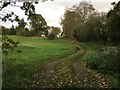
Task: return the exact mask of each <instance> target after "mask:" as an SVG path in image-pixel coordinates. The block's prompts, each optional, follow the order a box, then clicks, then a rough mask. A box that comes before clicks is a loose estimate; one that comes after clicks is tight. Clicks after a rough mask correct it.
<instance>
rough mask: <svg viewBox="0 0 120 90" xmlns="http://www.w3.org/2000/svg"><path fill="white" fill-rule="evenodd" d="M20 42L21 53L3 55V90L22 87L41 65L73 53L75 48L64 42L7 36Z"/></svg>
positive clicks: (14, 52) (11, 52)
mask: <svg viewBox="0 0 120 90" xmlns="http://www.w3.org/2000/svg"><path fill="white" fill-rule="evenodd" d="M9 37H10V38H12V39H14V40H15V41H20V43H21V44H20V46H18V48H19V49H21V50H22V53H17V52H16V51H10V52H9V54H8V55H7V56H6V55H3V88H6V87H7V88H13V87H18V88H19V87H24V86H25V83H24V82H25V81H28V80H30V77H31V76H32V75H33V74H34V72H35V71H36V70H37V69H39V68H40V66H41V64H42V63H44V62H45V61H48V60H53V59H55V58H60V57H63V56H64V55H66V54H70V53H72V52H73V51H74V49H75V46H74V45H73V44H71V43H70V42H68V41H66V40H60V39H56V40H43V39H40V38H35V37H21V36H9Z"/></svg>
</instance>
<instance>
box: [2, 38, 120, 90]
mask: <svg viewBox="0 0 120 90" xmlns="http://www.w3.org/2000/svg"><path fill="white" fill-rule="evenodd" d="M9 37H10V38H12V39H14V40H15V41H20V43H21V44H20V45H19V46H18V49H21V50H22V53H17V52H16V51H15V50H14V51H10V52H9V54H8V55H7V56H6V55H3V88H6V87H7V88H15V87H16V88H23V87H37V86H36V85H38V87H39V86H41V85H43V87H45V86H46V85H47V84H48V86H49V85H52V86H53V87H63V88H64V87H87V88H89V87H91V84H92V82H90V81H91V80H92V79H94V83H95V85H93V87H109V86H105V85H107V82H108V83H110V86H111V87H119V85H118V84H119V82H118V80H120V77H118V75H119V72H118V71H117V68H118V66H117V65H119V58H120V57H119V55H118V54H119V53H118V50H119V47H117V46H109V45H103V44H100V43H99V44H98V43H93V42H92V43H91V42H90V43H82V42H81V43H77V48H78V47H79V49H78V50H77V49H76V44H75V43H73V42H71V41H66V40H62V39H55V40H47V39H41V38H36V37H21V36H9ZM49 61H50V62H49ZM44 62H45V63H44ZM42 65H43V66H42ZM46 66H47V70H46V71H45V70H44V69H45V68H46ZM52 67H54V68H52ZM86 67H87V68H86ZM84 68H86V69H84ZM87 69H88V70H92V71H90V72H86V71H87ZM50 70H53V73H52V74H51V75H50V72H49V71H50ZM94 71H95V72H94ZM46 72H48V75H46ZM78 73H79V74H78ZM99 73H100V74H99ZM49 75H50V78H46V77H45V76H49ZM101 75H102V76H101ZM56 77H57V78H56ZM58 77H59V78H58ZM84 77H87V78H88V79H89V80H88V81H87V82H84V80H83V81H81V83H80V82H79V79H84ZM42 79H43V81H42ZM51 79H52V80H51ZM45 80H46V81H45ZM102 80H103V81H102ZM44 81H45V82H44ZM96 85H97V86H96Z"/></svg>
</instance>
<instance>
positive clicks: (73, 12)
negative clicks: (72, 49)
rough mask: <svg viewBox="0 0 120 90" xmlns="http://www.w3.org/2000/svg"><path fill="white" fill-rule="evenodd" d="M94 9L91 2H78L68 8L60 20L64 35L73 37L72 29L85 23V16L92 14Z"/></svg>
mask: <svg viewBox="0 0 120 90" xmlns="http://www.w3.org/2000/svg"><path fill="white" fill-rule="evenodd" d="M94 10H95V9H94V7H93V6H92V4H90V3H88V2H80V3H79V5H74V6H73V7H72V8H68V9H67V10H66V11H65V14H64V17H63V18H62V20H61V25H62V26H63V33H64V34H65V37H67V38H70V39H73V38H74V37H73V35H74V30H75V29H76V28H77V27H78V26H80V25H81V24H83V23H85V22H86V20H87V18H88V17H89V16H91V14H93V12H94Z"/></svg>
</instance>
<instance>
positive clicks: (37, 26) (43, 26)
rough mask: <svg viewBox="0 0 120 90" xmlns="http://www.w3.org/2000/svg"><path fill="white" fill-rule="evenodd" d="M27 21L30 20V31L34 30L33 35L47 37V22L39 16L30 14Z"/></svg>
mask: <svg viewBox="0 0 120 90" xmlns="http://www.w3.org/2000/svg"><path fill="white" fill-rule="evenodd" d="M28 19H29V20H30V25H31V28H32V30H34V35H42V34H44V35H47V34H48V30H47V22H46V21H45V19H44V18H43V17H42V15H40V14H31V15H30V16H29V17H28Z"/></svg>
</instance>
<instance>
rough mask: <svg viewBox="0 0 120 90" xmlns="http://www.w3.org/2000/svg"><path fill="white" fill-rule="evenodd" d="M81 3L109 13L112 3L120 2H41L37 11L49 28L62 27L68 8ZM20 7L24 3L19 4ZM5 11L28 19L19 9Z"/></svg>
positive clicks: (6, 24)
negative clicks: (86, 3) (62, 19)
mask: <svg viewBox="0 0 120 90" xmlns="http://www.w3.org/2000/svg"><path fill="white" fill-rule="evenodd" d="M81 1H87V2H91V3H92V4H93V6H94V8H95V9H97V10H98V11H108V10H110V9H111V8H112V7H111V3H112V2H114V1H115V2H118V1H119V0H54V1H50V0H48V1H46V2H41V1H39V4H35V9H36V10H35V11H36V13H37V14H41V15H42V16H43V17H44V18H45V20H46V21H47V24H48V25H49V26H55V27H61V25H60V20H61V19H60V18H61V17H62V16H63V15H64V12H65V9H66V7H71V6H73V5H76V4H79V2H81ZM17 4H18V5H19V6H20V5H22V3H20V2H18V3H17ZM4 10H9V11H13V12H15V14H17V15H19V16H20V18H24V19H25V20H27V17H26V16H25V15H24V12H23V11H22V10H21V9H20V8H19V7H13V6H8V7H6V8H5V9H4ZM12 24H14V25H17V23H11V22H6V23H4V22H1V21H0V25H4V26H6V27H11V25H12Z"/></svg>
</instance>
